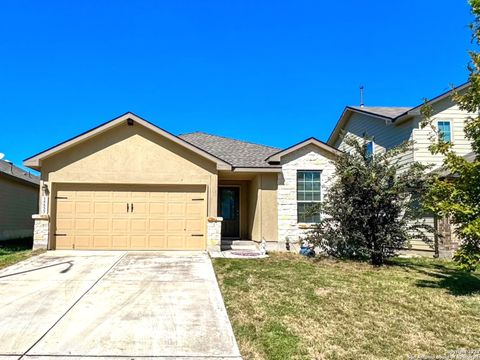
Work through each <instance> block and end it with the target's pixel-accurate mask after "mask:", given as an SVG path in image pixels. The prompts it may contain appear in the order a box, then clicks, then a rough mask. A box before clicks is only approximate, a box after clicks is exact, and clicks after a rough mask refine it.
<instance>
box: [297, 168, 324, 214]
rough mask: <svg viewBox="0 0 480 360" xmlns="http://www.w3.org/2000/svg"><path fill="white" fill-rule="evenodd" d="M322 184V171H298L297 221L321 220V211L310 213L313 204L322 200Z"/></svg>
mask: <svg viewBox="0 0 480 360" xmlns="http://www.w3.org/2000/svg"><path fill="white" fill-rule="evenodd" d="M320 184H321V182H320V171H298V172H297V222H299V223H317V222H319V221H320V213H315V214H311V213H310V211H311V208H312V206H314V205H315V204H317V203H319V202H320V200H321V189H320Z"/></svg>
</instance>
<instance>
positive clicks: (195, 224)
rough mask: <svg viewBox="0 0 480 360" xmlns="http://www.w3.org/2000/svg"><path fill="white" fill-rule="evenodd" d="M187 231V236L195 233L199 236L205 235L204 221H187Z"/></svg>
mask: <svg viewBox="0 0 480 360" xmlns="http://www.w3.org/2000/svg"><path fill="white" fill-rule="evenodd" d="M185 229H186V231H187V236H188V235H189V233H192V232H195V233H197V234H203V221H202V220H200V219H195V220H189V219H187V220H185Z"/></svg>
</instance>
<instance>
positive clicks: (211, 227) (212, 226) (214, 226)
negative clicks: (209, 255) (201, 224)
mask: <svg viewBox="0 0 480 360" xmlns="http://www.w3.org/2000/svg"><path fill="white" fill-rule="evenodd" d="M207 220H208V221H207V250H208V252H220V251H221V241H222V221H223V218H221V217H213V216H211V217H209V218H208V219H207Z"/></svg>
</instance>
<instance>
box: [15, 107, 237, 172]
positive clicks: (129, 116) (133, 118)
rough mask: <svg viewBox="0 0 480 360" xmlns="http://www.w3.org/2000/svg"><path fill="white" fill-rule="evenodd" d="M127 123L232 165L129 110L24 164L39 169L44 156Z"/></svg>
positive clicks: (221, 165) (221, 166)
mask: <svg viewBox="0 0 480 360" xmlns="http://www.w3.org/2000/svg"><path fill="white" fill-rule="evenodd" d="M125 122H127V123H129V122H132V124H134V123H138V124H140V125H142V126H144V127H146V128H147V129H149V130H151V131H153V132H155V133H157V134H159V135H161V136H163V137H165V138H167V139H169V140H171V141H173V142H174V143H177V144H178V145H180V146H183V147H185V148H187V149H189V150H191V151H193V152H194V153H197V154H198V155H200V156H202V157H204V158H206V159H208V160H211V161H212V162H214V163H216V164H217V169H222V170H230V169H231V168H232V166H231V165H230V164H229V163H228V162H226V161H224V160H222V159H220V158H218V157H216V156H215V155H213V154H210V153H209V152H207V151H205V150H203V149H201V148H199V147H197V146H195V145H194V144H191V143H189V142H187V141H185V140H183V139H181V138H179V137H178V136H175V135H173V134H171V133H169V132H168V131H166V130H163V129H161V128H159V127H158V126H156V125H154V124H152V123H150V122H148V121H147V120H145V119H142V118H141V117H139V116H137V115H135V114H133V113H131V112H127V113H125V114H123V115H121V116H119V117H117V118H115V119H113V120H110V121H108V122H106V123H103V124H101V125H99V126H97V127H95V128H93V129H91V130H88V131H86V132H84V133H82V134H80V135H78V136H76V137H73V138H71V139H69V140H66V141H64V142H62V143H60V144H58V145H55V146H53V147H51V148H49V149H47V150H45V151H42V152H41V153H38V154H36V155H34V156H32V157H30V158H27V159H25V160H24V162H23V163H24V165H25V166H28V167H30V168H32V169H35V170H38V169H40V167H41V161H42V160H43V159H45V158H48V157H50V156H53V155H55V154H57V153H59V152H61V151H64V150H66V149H70V148H71V147H73V146H75V145H76V144H78V143H81V142H83V141H85V140H87V139H91V138H92V137H94V136H96V135H98V134H101V133H104V132H106V131H108V130H110V129H112V128H114V127H116V126H118V125H120V124H122V123H125Z"/></svg>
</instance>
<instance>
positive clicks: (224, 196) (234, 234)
mask: <svg viewBox="0 0 480 360" xmlns="http://www.w3.org/2000/svg"><path fill="white" fill-rule="evenodd" d="M218 215H219V216H221V217H222V218H223V221H222V238H233V239H239V238H240V187H238V186H221V187H219V189H218Z"/></svg>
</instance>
